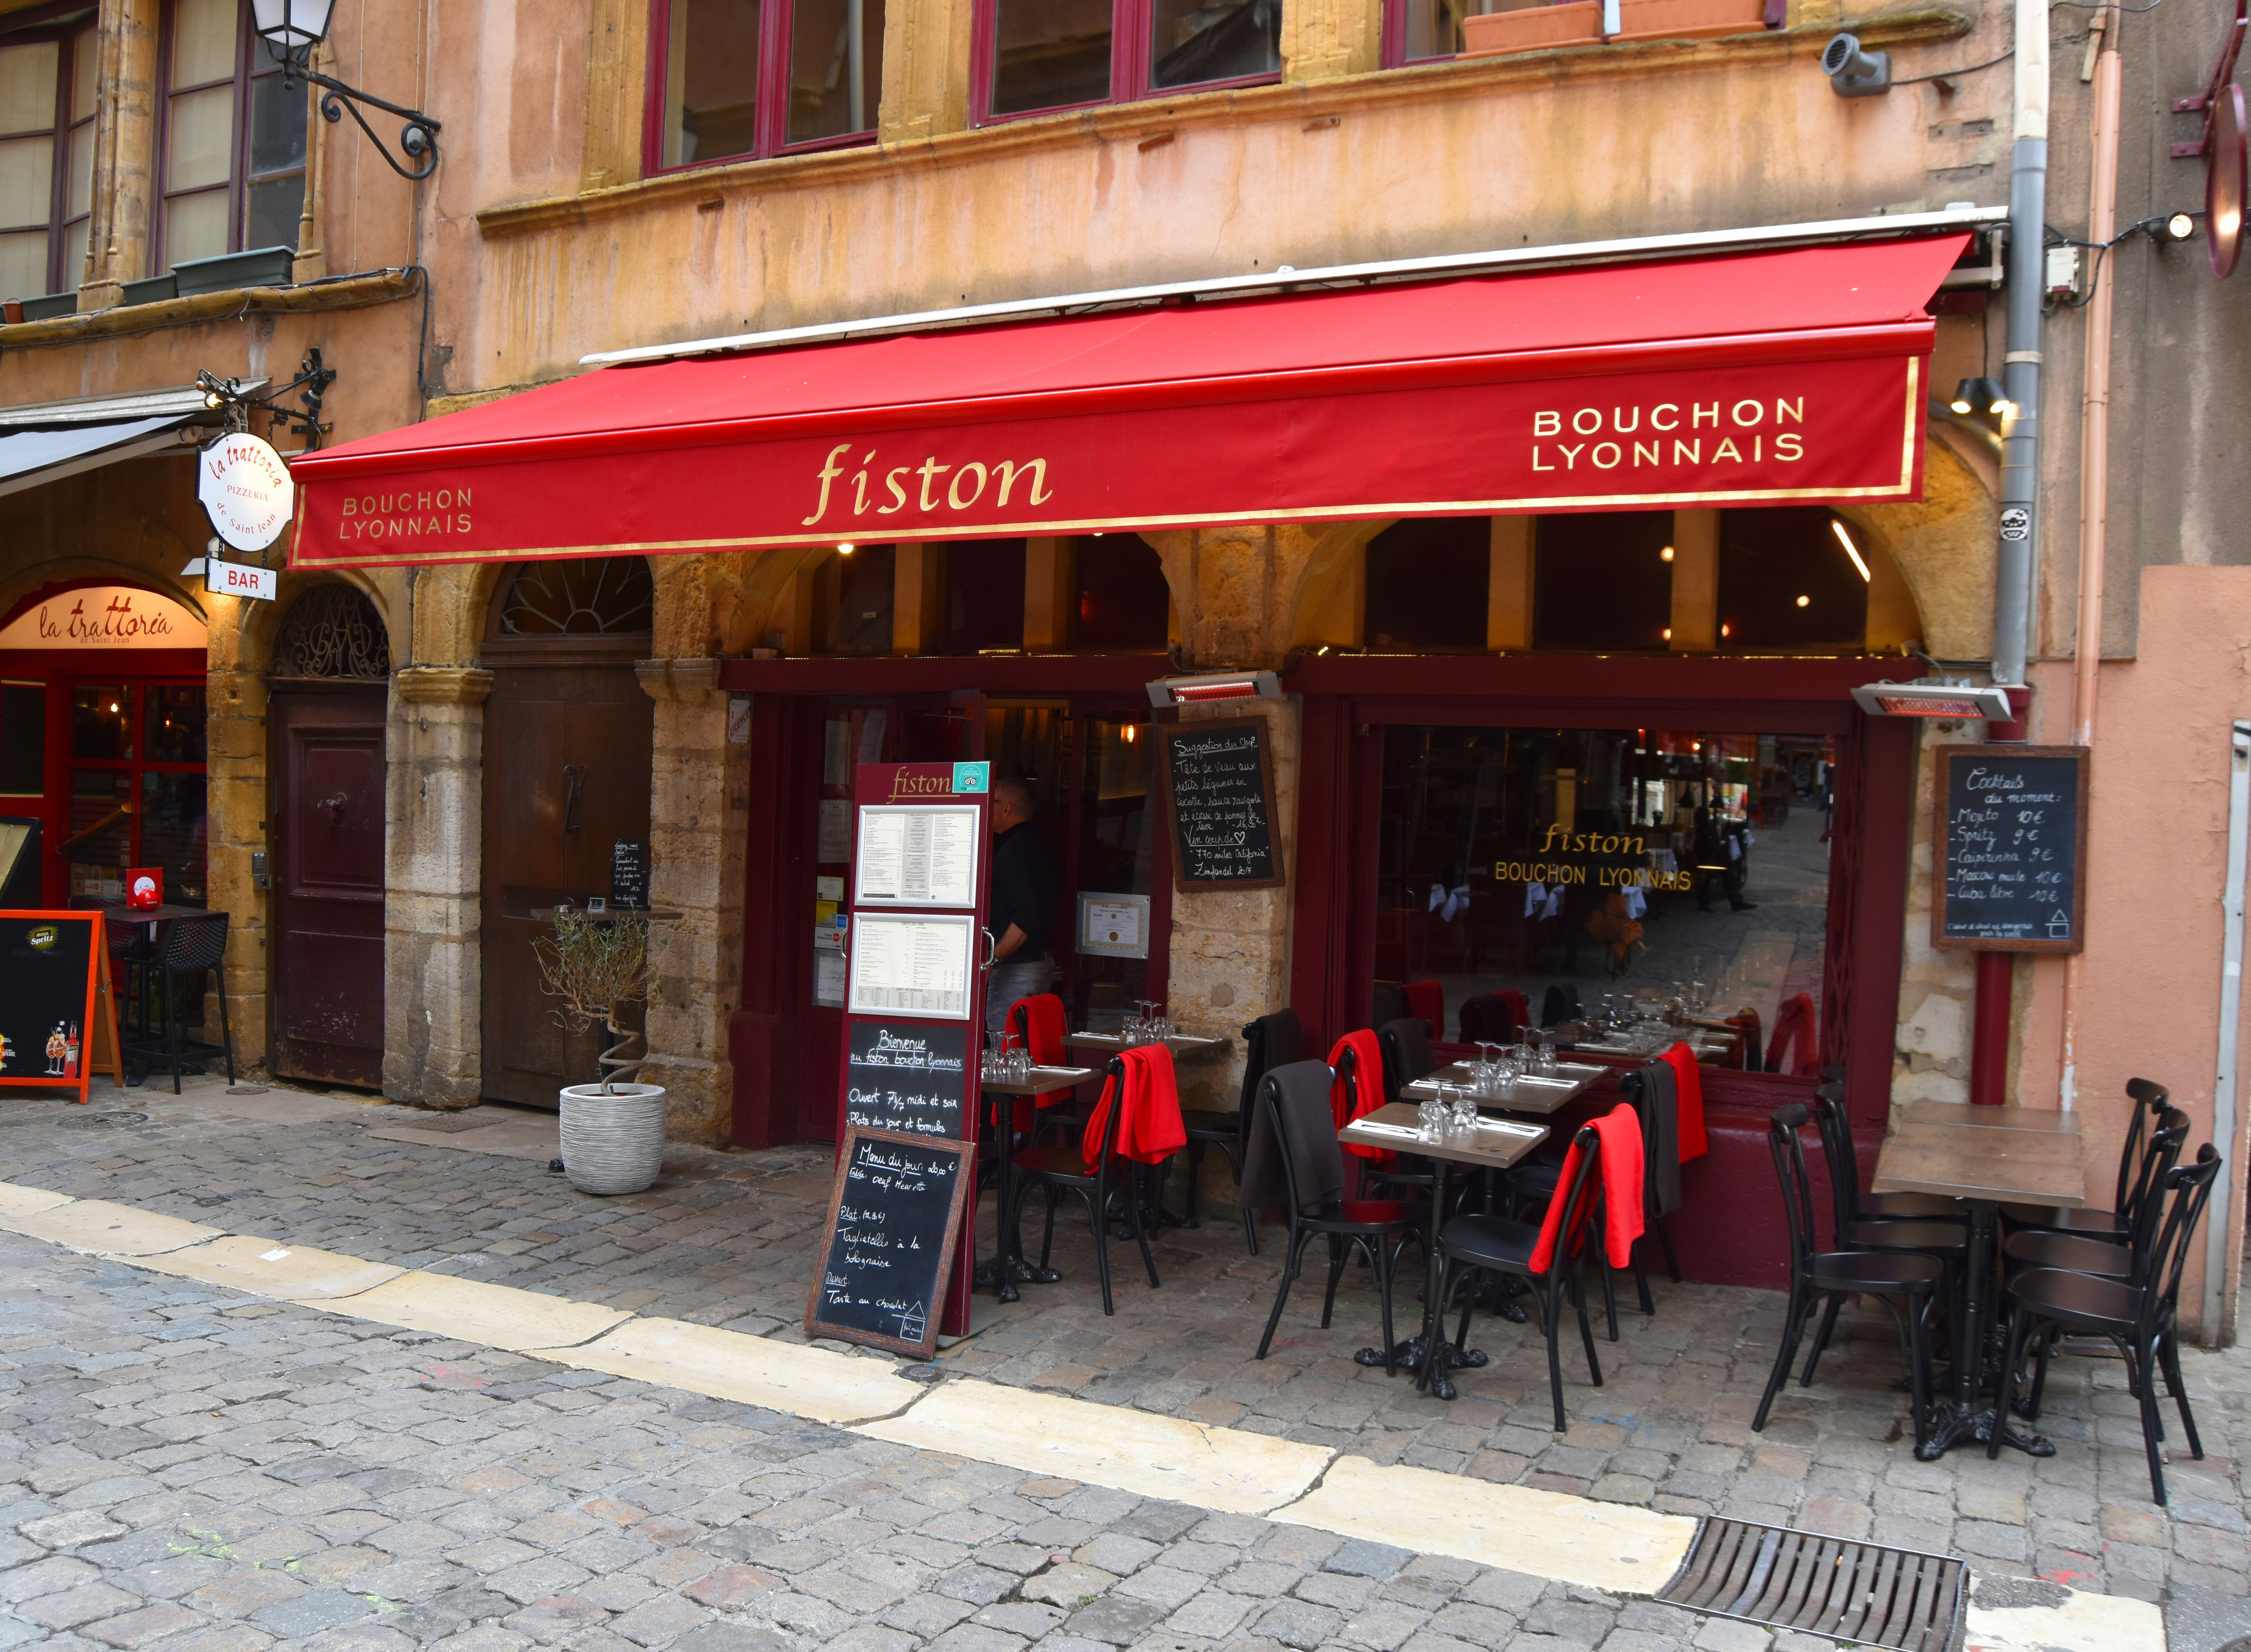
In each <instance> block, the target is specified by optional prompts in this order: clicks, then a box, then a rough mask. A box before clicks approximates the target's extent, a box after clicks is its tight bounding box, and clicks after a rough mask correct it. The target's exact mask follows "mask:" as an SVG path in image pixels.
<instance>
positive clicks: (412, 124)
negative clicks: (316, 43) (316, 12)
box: [267, 45, 441, 183]
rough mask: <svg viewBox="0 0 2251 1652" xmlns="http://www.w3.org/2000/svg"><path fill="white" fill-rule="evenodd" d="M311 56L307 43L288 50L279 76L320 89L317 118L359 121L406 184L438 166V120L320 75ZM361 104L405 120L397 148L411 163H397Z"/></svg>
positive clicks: (371, 141) (427, 174)
mask: <svg viewBox="0 0 2251 1652" xmlns="http://www.w3.org/2000/svg"><path fill="white" fill-rule="evenodd" d="M272 49H273V48H272V47H271V46H268V48H267V50H268V52H271V51H272ZM311 55H312V48H311V47H310V46H309V45H308V46H305V47H303V48H301V52H295V51H293V52H290V53H289V54H288V55H287V58H285V59H283V61H282V64H281V76H282V79H283V81H284V82H285V83H286V82H288V81H291V80H309V81H311V82H312V83H313V84H314V85H315V86H319V87H321V88H322V97H321V118H322V120H324V121H329V122H330V123H331V124H334V123H336V122H337V121H342V120H343V118H344V116H346V115H347V114H349V115H350V116H351V118H352V119H353V120H354V121H357V122H358V123H359V129H360V130H361V131H363V132H364V133H366V134H367V141H368V142H370V143H372V144H373V145H375V152H376V153H377V155H380V156H382V157H383V159H384V164H385V165H386V166H388V167H390V169H391V170H392V171H394V172H396V173H398V176H400V177H403V178H405V180H406V181H407V182H408V183H420V182H421V181H422V180H423V179H425V178H426V177H428V176H430V175H431V174H432V173H433V172H435V171H436V170H437V169H438V134H439V132H440V129H441V128H440V122H438V121H433V120H432V119H431V118H430V117H429V116H428V115H426V114H423V113H422V111H421V110H419V109H409V108H405V107H401V106H400V105H398V104H396V103H392V102H390V101H388V100H384V99H383V98H378V97H377V96H376V95H375V94H374V93H372V92H362V91H360V90H359V89H358V88H357V87H355V86H346V85H345V84H344V83H343V81H341V80H339V79H336V78H335V77H334V76H332V75H326V74H322V73H321V72H320V71H319V70H317V69H315V68H314V67H313V66H312V65H311V63H310V61H309V59H310V58H311ZM363 103H364V104H367V105H370V106H371V107H374V108H377V109H381V110H383V111H384V113H385V114H395V115H397V116H398V118H399V119H400V120H401V121H405V125H404V126H402V127H401V128H399V131H398V147H399V149H401V150H402V151H403V152H404V153H405V156H406V158H407V159H408V160H409V161H411V162H413V164H412V166H401V165H400V164H399V163H398V156H394V155H393V154H391V146H390V145H389V144H387V143H385V142H384V141H383V139H382V138H381V137H380V136H379V135H377V132H376V129H375V128H373V127H371V126H370V125H369V124H368V123H367V117H366V116H365V115H364V114H361V113H360V112H359V106H360V105H361V104H363Z"/></svg>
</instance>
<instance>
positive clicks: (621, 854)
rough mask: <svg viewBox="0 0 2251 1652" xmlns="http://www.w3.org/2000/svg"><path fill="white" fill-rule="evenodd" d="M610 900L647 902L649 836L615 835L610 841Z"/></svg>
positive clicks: (615, 903)
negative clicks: (626, 836)
mask: <svg viewBox="0 0 2251 1652" xmlns="http://www.w3.org/2000/svg"><path fill="white" fill-rule="evenodd" d="M610 904H611V905H612V906H623V907H633V908H636V909H638V908H642V907H646V906H647V905H648V839H647V838H615V839H613V840H611V843H610Z"/></svg>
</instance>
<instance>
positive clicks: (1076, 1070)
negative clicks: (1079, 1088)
mask: <svg viewBox="0 0 2251 1652" xmlns="http://www.w3.org/2000/svg"><path fill="white" fill-rule="evenodd" d="M1100 1076H1101V1074H1100V1073H1099V1071H1098V1069H1096V1068H1091V1067H1035V1068H1033V1069H1032V1072H1031V1076H1030V1077H1029V1078H1022V1079H1015V1078H980V1079H979V1080H978V1081H977V1088H978V1089H981V1090H983V1091H985V1092H986V1093H987V1094H988V1095H993V1096H1044V1095H1046V1094H1047V1093H1048V1092H1049V1090H1067V1089H1070V1087H1071V1086H1072V1085H1074V1084H1084V1083H1085V1082H1087V1080H1089V1079H1091V1078H1098V1077H1100Z"/></svg>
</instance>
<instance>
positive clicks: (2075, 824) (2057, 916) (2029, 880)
mask: <svg viewBox="0 0 2251 1652" xmlns="http://www.w3.org/2000/svg"><path fill="white" fill-rule="evenodd" d="M1937 757H1938V776H1937V779H1938V785H1937V797H1938V807H1939V812H1940V814H1939V826H1940V830H1939V832H1938V834H1937V835H1938V866H1937V876H1936V879H1935V880H1934V881H1933V887H1932V895H1931V913H1930V924H1931V943H1932V944H1933V945H1935V946H1939V947H1956V948H1969V949H1973V950H1979V951H1991V952H2076V951H2078V950H2081V947H2083V946H2084V945H2085V944H2086V941H2085V937H2084V936H2083V935H2082V933H2081V930H2082V927H2083V923H2084V919H2085V914H2086V910H2087V899H2086V895H2087V749H2086V748H2085V747H2083V746H2016V745H2006V746H1942V747H1940V748H1939V750H1938V754H1937Z"/></svg>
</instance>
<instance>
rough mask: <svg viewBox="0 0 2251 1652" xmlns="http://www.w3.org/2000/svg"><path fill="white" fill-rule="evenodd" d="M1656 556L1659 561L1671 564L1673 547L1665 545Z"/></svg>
mask: <svg viewBox="0 0 2251 1652" xmlns="http://www.w3.org/2000/svg"><path fill="white" fill-rule="evenodd" d="M1657 555H1658V557H1659V560H1661V561H1664V562H1671V561H1672V560H1673V547H1672V546H1670V545H1667V546H1666V548H1665V549H1664V550H1660V551H1659V552H1658V553H1657Z"/></svg>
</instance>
